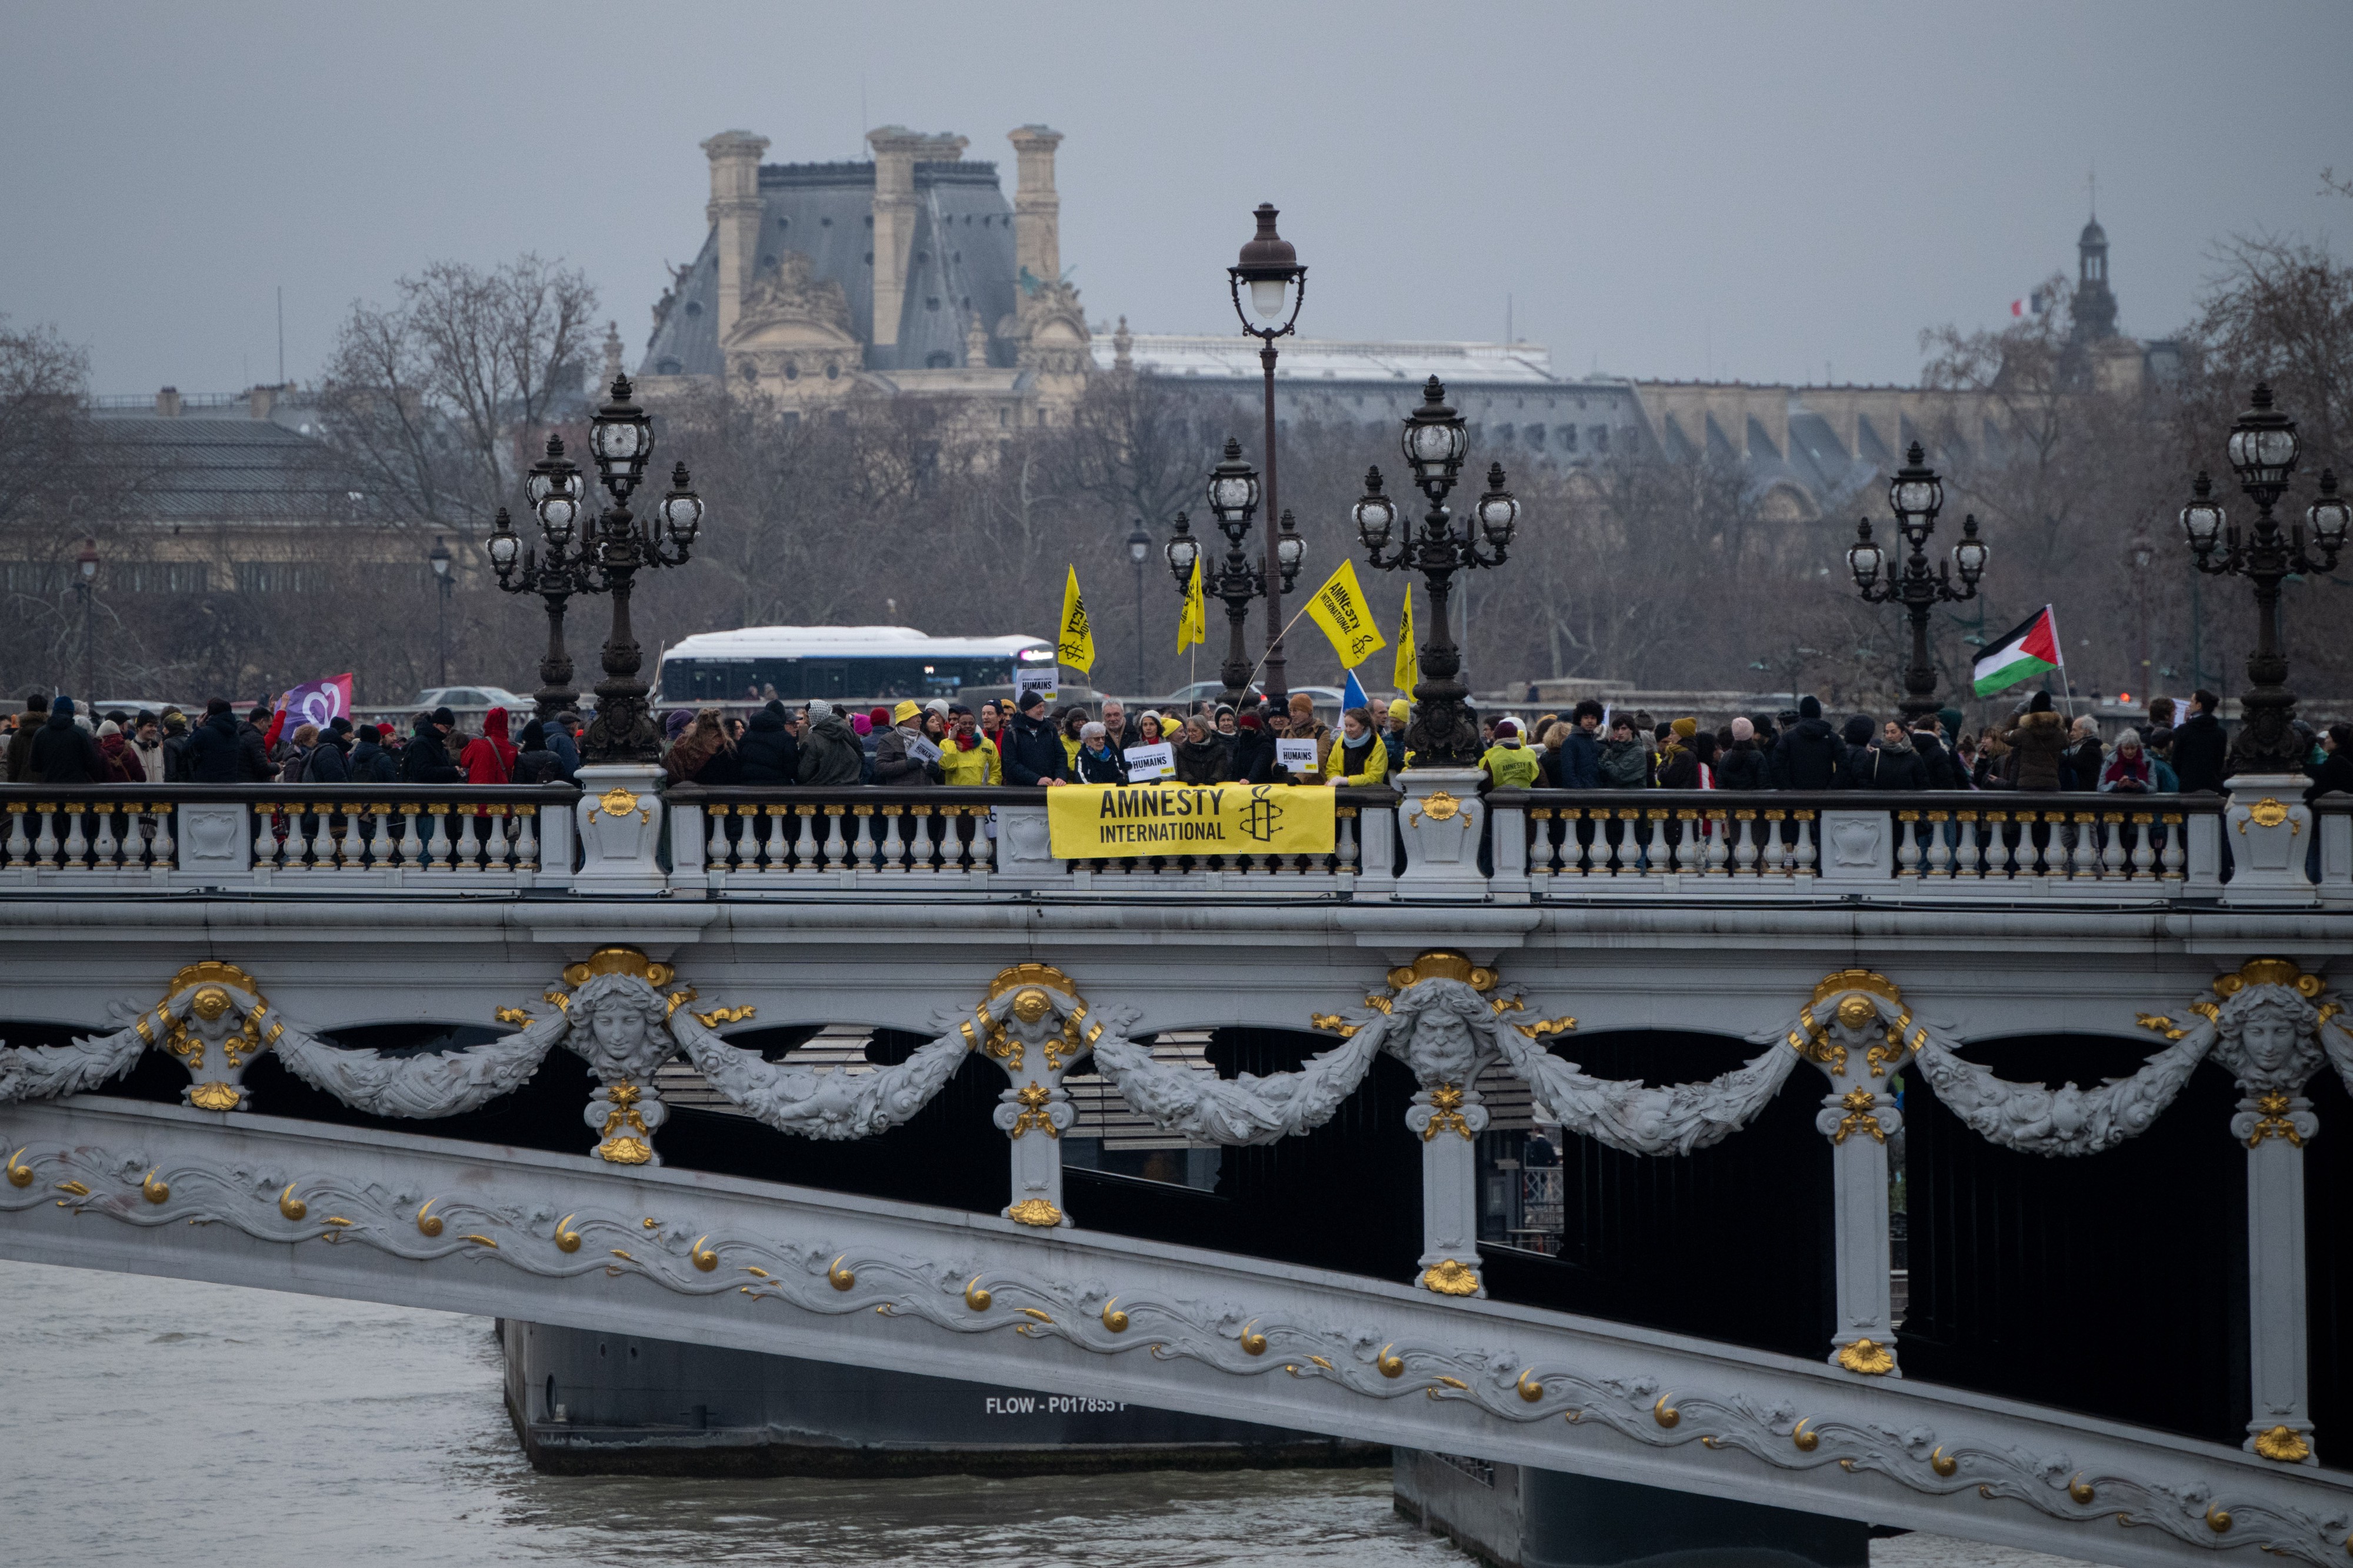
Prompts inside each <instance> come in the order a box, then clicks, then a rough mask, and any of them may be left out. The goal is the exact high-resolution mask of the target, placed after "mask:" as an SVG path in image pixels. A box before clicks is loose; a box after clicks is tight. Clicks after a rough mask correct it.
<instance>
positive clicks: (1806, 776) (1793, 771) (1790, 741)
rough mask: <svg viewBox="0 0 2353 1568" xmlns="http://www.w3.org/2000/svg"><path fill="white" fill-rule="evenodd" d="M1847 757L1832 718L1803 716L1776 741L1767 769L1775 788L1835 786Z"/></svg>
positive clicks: (1821, 788) (1808, 788) (1818, 788)
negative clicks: (1804, 717) (1832, 727)
mask: <svg viewBox="0 0 2353 1568" xmlns="http://www.w3.org/2000/svg"><path fill="white" fill-rule="evenodd" d="M1845 757H1846V748H1845V746H1844V745H1843V744H1841V742H1840V741H1839V738H1838V733H1837V731H1833V730H1832V729H1831V727H1830V721H1828V720H1824V719H1800V720H1799V721H1797V722H1796V723H1794V724H1792V725H1790V726H1789V727H1788V729H1787V730H1784V731H1781V738H1780V739H1779V740H1778V741H1776V742H1773V754H1772V755H1771V756H1770V757H1768V758H1767V760H1766V772H1767V775H1768V776H1769V778H1770V779H1771V781H1772V787H1773V788H1775V789H1802V790H1825V789H1834V788H1836V787H1837V785H1838V781H1839V775H1840V772H1841V767H1840V764H1841V763H1842V762H1843V761H1844V760H1845Z"/></svg>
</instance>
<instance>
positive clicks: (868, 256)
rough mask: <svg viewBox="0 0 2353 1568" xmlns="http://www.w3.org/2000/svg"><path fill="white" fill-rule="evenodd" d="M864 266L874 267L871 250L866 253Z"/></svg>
mask: <svg viewBox="0 0 2353 1568" xmlns="http://www.w3.org/2000/svg"><path fill="white" fill-rule="evenodd" d="M866 265H867V266H869V267H871V266H873V265H874V253H873V252H872V251H871V250H870V251H868V252H867V253H866Z"/></svg>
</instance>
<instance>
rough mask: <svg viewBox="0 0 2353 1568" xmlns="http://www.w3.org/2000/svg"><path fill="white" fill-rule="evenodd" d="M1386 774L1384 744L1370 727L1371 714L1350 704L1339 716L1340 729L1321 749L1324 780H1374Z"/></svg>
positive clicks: (1380, 780) (1377, 781)
mask: <svg viewBox="0 0 2353 1568" xmlns="http://www.w3.org/2000/svg"><path fill="white" fill-rule="evenodd" d="M1388 776H1389V753H1388V745H1387V743H1386V742H1383V741H1382V739H1381V736H1380V732H1379V731H1377V730H1375V729H1374V728H1373V716H1372V715H1371V714H1369V713H1367V712H1366V711H1365V710H1363V709H1361V708H1351V709H1349V710H1347V711H1346V712H1345V713H1344V714H1342V715H1341V716H1340V732H1339V734H1337V735H1335V736H1334V737H1333V739H1332V749H1331V750H1330V751H1328V752H1324V782H1325V783H1327V784H1335V785H1336V784H1355V785H1357V786H1360V787H1361V786H1364V785H1367V784H1380V783H1383V782H1384V781H1386V780H1387V779H1388Z"/></svg>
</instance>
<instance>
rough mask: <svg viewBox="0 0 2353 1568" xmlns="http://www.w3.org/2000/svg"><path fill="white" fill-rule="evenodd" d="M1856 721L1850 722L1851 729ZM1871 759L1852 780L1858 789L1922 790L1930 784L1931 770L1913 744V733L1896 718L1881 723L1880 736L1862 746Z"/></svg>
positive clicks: (1862, 765) (1866, 756) (1864, 754)
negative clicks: (1906, 729)
mask: <svg viewBox="0 0 2353 1568" xmlns="http://www.w3.org/2000/svg"><path fill="white" fill-rule="evenodd" d="M1852 726H1853V721H1852V720H1850V721H1848V727H1849V728H1850V730H1851V729H1852ZM1862 756H1863V757H1864V758H1867V759H1868V761H1866V762H1864V763H1862V764H1861V765H1860V766H1859V767H1858V768H1857V770H1856V775H1855V777H1854V778H1853V779H1852V781H1850V782H1851V783H1852V785H1853V787H1854V788H1856V789H1885V790H1922V789H1926V788H1927V787H1928V770H1927V768H1926V765H1925V764H1924V763H1922V761H1921V758H1920V753H1919V752H1918V751H1916V750H1915V749H1914V747H1913V744H1912V737H1911V735H1910V734H1909V733H1908V732H1907V731H1905V728H1904V726H1903V724H1902V723H1900V722H1898V721H1895V720H1894V719H1890V720H1889V721H1887V722H1886V723H1885V724H1883V725H1882V726H1880V731H1879V739H1878V740H1877V741H1876V742H1873V743H1872V744H1870V745H1868V746H1866V747H1864V748H1863V750H1862Z"/></svg>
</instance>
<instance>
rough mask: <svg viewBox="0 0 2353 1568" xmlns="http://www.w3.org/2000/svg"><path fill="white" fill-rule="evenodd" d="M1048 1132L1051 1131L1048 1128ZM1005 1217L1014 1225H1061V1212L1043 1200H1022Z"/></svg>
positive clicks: (1008, 1210) (1006, 1212) (1007, 1211)
mask: <svg viewBox="0 0 2353 1568" xmlns="http://www.w3.org/2000/svg"><path fill="white" fill-rule="evenodd" d="M1047 1131H1053V1129H1051V1128H1048V1129H1047ZM1005 1217H1006V1218H1008V1219H1009V1220H1011V1221H1013V1222H1014V1223H1015V1224H1016V1225H1035V1226H1054V1225H1060V1224H1061V1223H1062V1211H1061V1210H1060V1209H1058V1208H1056V1207H1055V1206H1054V1205H1052V1204H1050V1203H1048V1202H1047V1201H1046V1200H1045V1199H1044V1198H1024V1199H1022V1200H1021V1201H1020V1202H1019V1203H1018V1204H1015V1205H1013V1206H1012V1207H1011V1208H1009V1209H1007V1210H1006V1211H1005Z"/></svg>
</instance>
